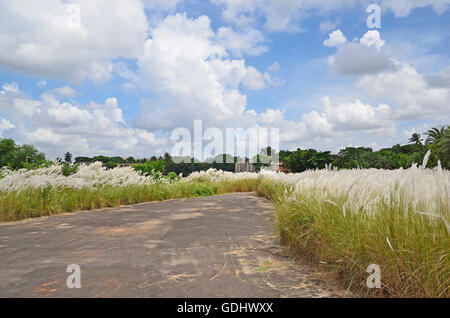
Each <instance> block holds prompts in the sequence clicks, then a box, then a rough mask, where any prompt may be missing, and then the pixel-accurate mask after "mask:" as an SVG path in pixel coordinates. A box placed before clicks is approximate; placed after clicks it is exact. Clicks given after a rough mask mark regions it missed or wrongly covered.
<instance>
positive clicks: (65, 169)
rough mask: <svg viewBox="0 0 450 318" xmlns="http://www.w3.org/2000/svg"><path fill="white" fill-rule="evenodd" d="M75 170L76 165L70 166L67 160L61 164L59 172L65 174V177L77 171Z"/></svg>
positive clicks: (76, 168)
mask: <svg viewBox="0 0 450 318" xmlns="http://www.w3.org/2000/svg"><path fill="white" fill-rule="evenodd" d="M77 171H78V165H73V166H72V165H71V164H70V163H68V162H65V163H64V164H63V166H62V168H61V173H62V174H63V175H64V176H66V177H68V176H71V175H73V174H75V173H77Z"/></svg>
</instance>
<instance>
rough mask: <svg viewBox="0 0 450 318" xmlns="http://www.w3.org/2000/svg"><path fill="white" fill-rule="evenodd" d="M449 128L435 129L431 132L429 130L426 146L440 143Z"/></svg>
mask: <svg viewBox="0 0 450 318" xmlns="http://www.w3.org/2000/svg"><path fill="white" fill-rule="evenodd" d="M447 128H448V127H445V126H443V127H441V128H436V127H433V128H431V129H430V130H428V131H427V132H426V133H425V135H427V136H428V137H427V139H426V140H425V144H426V145H431V144H433V143H435V142H438V141H439V140H440V139H441V138H442V136H443V135H444V134H445V131H446V129H447Z"/></svg>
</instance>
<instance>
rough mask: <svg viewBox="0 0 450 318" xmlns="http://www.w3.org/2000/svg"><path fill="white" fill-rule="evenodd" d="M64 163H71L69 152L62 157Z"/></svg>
mask: <svg viewBox="0 0 450 318" xmlns="http://www.w3.org/2000/svg"><path fill="white" fill-rule="evenodd" d="M64 162H66V163H72V154H71V153H70V152H67V153H66V154H65V155H64Z"/></svg>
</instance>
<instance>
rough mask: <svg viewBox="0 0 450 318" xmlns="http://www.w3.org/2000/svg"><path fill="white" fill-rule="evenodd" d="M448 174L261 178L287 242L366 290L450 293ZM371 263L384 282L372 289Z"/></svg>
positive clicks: (329, 173) (371, 172)
mask: <svg viewBox="0 0 450 318" xmlns="http://www.w3.org/2000/svg"><path fill="white" fill-rule="evenodd" d="M449 176H450V173H449V172H448V171H443V170H439V169H436V170H430V169H420V168H417V167H413V168H411V169H408V170H398V171H383V170H352V171H326V170H323V171H310V172H306V173H302V174H298V175H290V176H281V175H276V176H271V177H266V178H263V180H262V182H261V184H260V186H259V189H258V191H259V192H260V193H261V194H262V195H265V196H267V197H269V198H271V199H272V200H273V201H274V202H275V206H276V224H277V228H278V231H279V235H280V239H281V242H282V244H285V245H287V246H288V247H290V248H291V249H292V250H293V251H295V252H296V253H297V254H298V255H301V256H302V257H303V258H304V259H306V260H308V261H310V262H312V263H314V264H318V265H320V266H325V267H326V268H328V269H330V270H333V271H334V272H335V274H336V276H337V277H338V278H340V279H341V280H342V281H343V282H344V283H345V285H346V286H347V287H349V288H351V289H352V290H355V291H357V292H359V293H360V294H362V295H370V296H394V297H449V296H450V236H449V230H450V228H449V227H448V219H449V216H450V207H449V197H450V196H449V191H450V187H449V185H450V178H449ZM370 264H377V265H379V266H380V268H381V277H382V279H381V282H382V288H380V289H374V290H372V289H369V288H368V287H367V285H366V280H367V278H368V276H369V274H368V273H367V272H366V269H367V267H368V266H369V265H370Z"/></svg>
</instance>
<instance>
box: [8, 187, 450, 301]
mask: <svg viewBox="0 0 450 318" xmlns="http://www.w3.org/2000/svg"><path fill="white" fill-rule="evenodd" d="M248 191H258V193H259V194H260V195H262V196H266V197H267V198H269V199H271V200H272V201H273V202H274V204H275V209H276V214H275V218H276V226H277V229H278V232H279V236H280V239H281V243H282V244H284V245H286V246H287V247H289V248H290V249H291V250H292V251H293V252H295V253H296V254H297V255H298V256H300V257H301V258H303V259H305V260H307V261H309V262H310V263H312V264H314V265H317V266H324V267H325V268H326V269H327V270H330V271H333V272H334V273H335V274H336V277H337V278H339V279H340V280H341V281H342V282H343V283H344V284H345V286H346V287H348V288H349V289H351V290H353V291H356V292H357V293H359V294H361V295H366V296H380V297H384V296H391V297H392V296H394V297H449V296H450V254H449V253H450V252H449V251H450V238H449V234H448V232H447V230H446V228H445V225H444V224H443V222H441V223H439V222H437V223H432V220H430V219H429V218H427V217H424V216H421V215H418V214H414V213H411V214H409V215H408V216H407V217H405V215H404V214H403V213H400V211H396V210H389V209H387V208H385V207H382V206H380V209H379V213H377V214H376V215H374V216H372V217H368V216H365V215H364V214H362V213H355V214H346V215H345V216H344V214H343V212H342V211H341V209H340V208H339V206H336V205H333V204H330V203H329V202H320V201H318V200H316V199H314V197H310V196H307V194H304V195H303V196H301V197H300V198H297V199H298V200H297V201H289V200H287V199H286V197H285V196H284V191H285V186H284V185H283V184H281V183H277V182H275V181H268V180H265V181H261V180H260V179H255V180H234V181H222V182H195V183H192V182H190V183H176V184H155V185H150V186H128V187H112V186H103V187H101V188H98V189H95V190H88V189H84V190H75V189H71V188H46V189H43V190H28V191H22V192H20V193H19V192H10V193H7V194H0V223H1V222H9V221H15V220H20V219H25V218H31V217H38V216H47V215H55V214H60V213H67V212H73V211H79V210H91V209H98V208H104V207H114V206H120V205H127V204H136V203H142V202H151V201H161V200H166V199H175V198H191V197H200V196H210V195H217V194H225V193H230V192H248ZM330 200H332V201H333V202H337V203H339V202H343V200H345V198H330ZM387 237H388V238H389V241H390V243H391V244H392V247H393V249H394V250H391V248H390V247H389V245H388V244H387V240H386V238H387ZM323 263H326V265H321V264H323ZM370 264H377V265H379V266H380V267H381V280H382V288H381V289H379V290H378V289H374V290H370V289H368V288H367V287H366V279H367V277H368V275H369V274H368V273H366V268H367V266H369V265H370Z"/></svg>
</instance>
